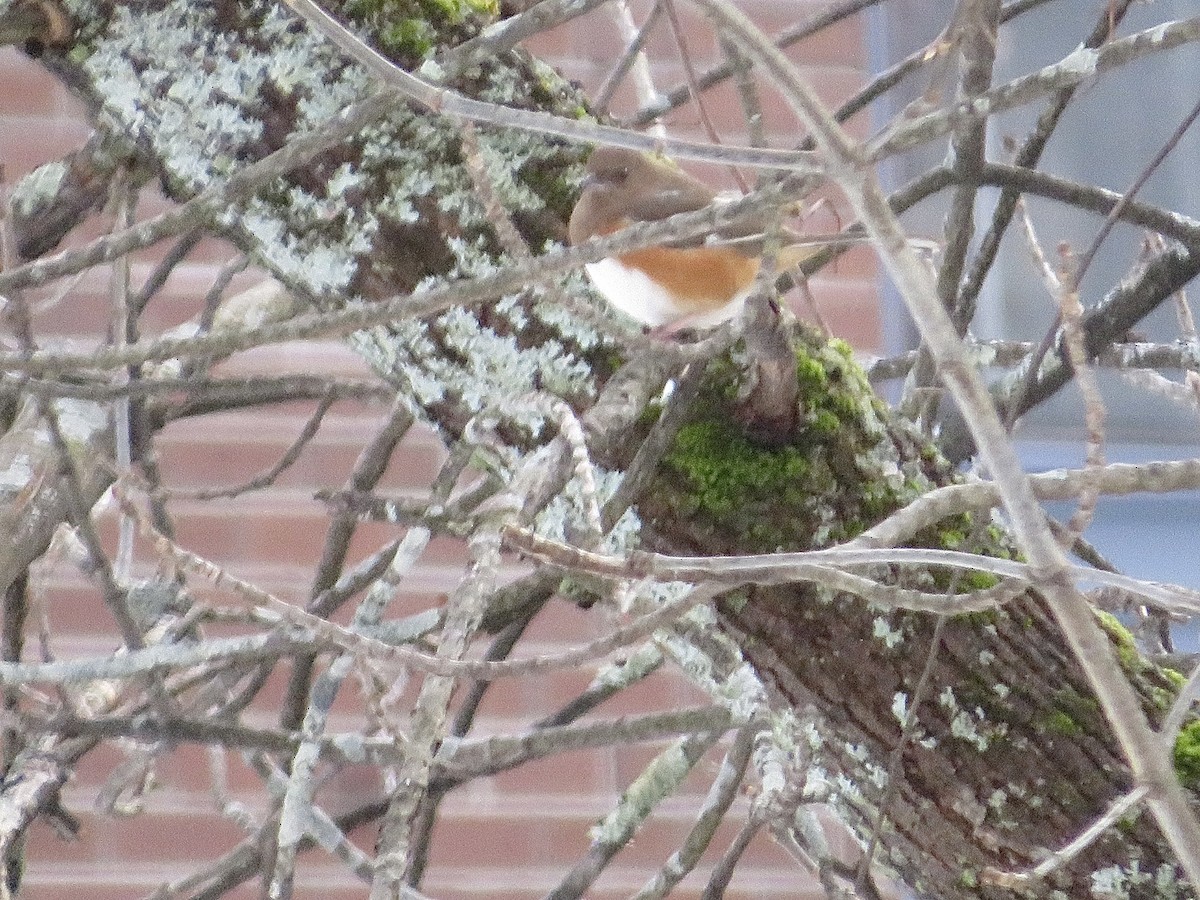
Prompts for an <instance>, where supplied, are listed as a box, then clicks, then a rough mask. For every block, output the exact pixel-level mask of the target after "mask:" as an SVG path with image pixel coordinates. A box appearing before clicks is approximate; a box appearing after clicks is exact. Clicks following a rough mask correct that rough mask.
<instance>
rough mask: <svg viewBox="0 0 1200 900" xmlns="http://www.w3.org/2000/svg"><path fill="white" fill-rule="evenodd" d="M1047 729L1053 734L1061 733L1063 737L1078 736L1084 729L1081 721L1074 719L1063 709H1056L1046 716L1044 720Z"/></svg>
mask: <svg viewBox="0 0 1200 900" xmlns="http://www.w3.org/2000/svg"><path fill="white" fill-rule="evenodd" d="M1043 725H1044V726H1045V728H1046V730H1047V731H1049V732H1050V733H1051V734H1061V735H1062V736H1063V737H1077V736H1078V735H1080V734H1082V733H1083V729H1082V728H1081V727H1080V726H1079V723H1078V722H1076V721H1075V720H1074V719H1072V718H1071V717H1070V716H1069V715H1067V714H1066V713H1065V712H1063V711H1062V710H1061V709H1056V710H1055V711H1054V712H1052V713H1050V715H1049V716H1047V717H1046V720H1045V722H1043Z"/></svg>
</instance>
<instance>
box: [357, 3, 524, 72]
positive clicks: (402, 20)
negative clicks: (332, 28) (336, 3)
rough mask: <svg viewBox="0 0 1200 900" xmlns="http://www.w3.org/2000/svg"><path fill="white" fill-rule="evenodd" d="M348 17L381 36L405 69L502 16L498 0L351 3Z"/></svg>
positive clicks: (380, 40) (381, 43)
mask: <svg viewBox="0 0 1200 900" xmlns="http://www.w3.org/2000/svg"><path fill="white" fill-rule="evenodd" d="M345 13H346V15H347V16H348V17H349V18H350V19H351V20H352V21H353V22H355V23H357V24H359V25H361V26H364V27H365V28H366V29H367V30H368V31H370V32H373V33H374V34H375V35H377V37H378V43H379V46H380V48H381V49H382V50H383V51H384V52H385V53H387V54H388V56H389V57H391V58H392V59H393V60H394V61H395V62H398V63H400V64H401V65H403V66H406V67H411V66H414V65H416V64H417V63H418V62H420V60H421V59H422V58H424V57H425V56H426V55H427V54H428V53H429V52H430V51H431V50H433V49H434V47H436V46H439V45H451V44H457V43H460V42H462V41H464V40H466V39H467V38H470V37H473V36H474V35H475V34H477V33H478V32H479V30H480V29H481V28H483V27H484V26H485V25H487V24H489V23H491V22H493V21H495V20H496V18H497V17H498V16H499V14H500V4H499V0H350V2H348V3H347V4H346V6H345Z"/></svg>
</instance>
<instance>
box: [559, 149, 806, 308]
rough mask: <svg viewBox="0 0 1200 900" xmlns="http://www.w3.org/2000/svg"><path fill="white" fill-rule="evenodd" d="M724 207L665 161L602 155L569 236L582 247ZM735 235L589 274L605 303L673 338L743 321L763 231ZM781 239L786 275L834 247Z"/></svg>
mask: <svg viewBox="0 0 1200 900" xmlns="http://www.w3.org/2000/svg"><path fill="white" fill-rule="evenodd" d="M717 199H718V198H717V192H716V191H714V190H713V189H712V188H710V187H709V186H708V185H706V184H705V183H704V182H702V181H699V180H698V179H696V178H693V177H692V176H691V175H689V174H688V173H686V172H684V171H683V170H682V169H680V168H679V167H678V166H677V165H676V164H675V163H674V162H672V161H671V160H669V159H667V158H665V157H663V156H661V155H658V154H652V153H642V152H640V151H637V150H626V149H623V148H619V147H599V148H597V149H596V150H595V151H594V152H593V153H592V155H591V158H589V159H588V163H587V168H586V170H585V176H584V180H583V192H582V193H581V194H580V196H579V201H578V202H577V203H576V204H575V209H574V211H573V212H572V213H571V222H570V226H569V230H568V234H569V237H570V240H571V243H572V244H579V243H582V242H583V241H586V240H587V239H588V238H590V237H595V236H596V235H607V234H612V233H613V232H615V231H620V230H621V229H622V228H626V227H628V226H630V225H633V224H636V223H638V222H651V221H657V220H659V219H666V218H668V217H670V216H673V215H675V214H676V213H682V212H691V211H693V210H697V209H702V208H704V207H706V206H708V205H709V204H711V203H713V202H714V201H715V200H717ZM734 228H735V229H736V230H733V231H730V232H728V233H724V232H723V233H721V234H718V235H715V236H710V237H709V238H708V240H707V241H704V242H703V243H698V244H696V245H695V246H686V245H685V246H667V247H645V248H643V249H640V250H631V251H629V252H628V253H622V254H620V255H619V256H615V257H609V258H607V259H602V260H600V262H596V263H590V264H588V265H587V266H586V267H585V268H586V269H587V273H588V277H589V278H590V279H591V281H592V284H593V285H595V287H596V289H597V290H598V291H599V292H600V293H601V294H602V295H603V296H604V298H605V299H606V300H607V301H608V302H609V303H611V304H612V305H613V306H615V307H616V308H617V309H619V310H621V311H622V312H624V313H626V314H627V315H629V316H632V317H633V318H635V319H637V320H638V321H639V322H644V323H645V324H647V325H650V326H652V327H654V328H655V329H659V330H666V331H675V330H678V329H679V328H684V327H693V328H705V327H710V326H713V325H717V324H719V323H721V322H724V321H726V320H727V319H732V318H733V317H734V316H735V315H737V313H738V311H739V310H740V309H741V307H742V303H743V302H744V301H745V299H746V297H747V296H749V294H750V292H751V290H752V288H753V286H754V278H755V276H756V275H757V274H758V270H759V266H760V265H761V264H762V253H763V235H762V223H761V222H758V223H756V222H753V221H751V222H750V223H748V224H747V223H740V224H739V225H738V226H734ZM781 239H782V240H783V241H784V242H785V243H784V246H783V247H782V248H781V249H780V251H779V256H778V265H779V267H780V269H788V268H791V267H792V266H795V265H798V264H799V263H801V262H803V261H804V260H805V259H808V258H809V257H810V256H813V255H814V254H815V253H816V252H817V251H818V250H820V249H821V247H822V246H824V245H826V244H828V243H829V240H828V239H823V240H822V239H808V240H805V239H804V238H801V237H800V236H799V235H797V234H795V233H793V232H790V231H787V230H783V231H782V233H781Z"/></svg>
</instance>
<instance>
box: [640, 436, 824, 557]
mask: <svg viewBox="0 0 1200 900" xmlns="http://www.w3.org/2000/svg"><path fill="white" fill-rule="evenodd" d="M663 462H664V463H665V464H666V465H667V466H669V467H670V468H672V469H674V470H675V471H676V472H677V473H678V474H680V475H682V476H683V478H684V479H685V481H686V484H687V486H688V501H689V506H690V509H689V510H688V511H689V512H690V513H698V514H700V515H703V516H708V517H711V518H718V519H721V518H728V517H730V516H731V515H732V514H733V513H735V511H739V510H745V509H746V508H747V507H749V506H754V505H760V504H768V503H771V504H774V503H779V502H782V503H785V504H788V505H791V504H793V503H794V504H796V505H797V506H801V505H803V503H804V502H805V500H806V498H807V492H808V475H809V473H810V472H811V468H812V466H811V464H810V462H809V461H808V459H806V458H805V456H804V454H803V453H801V452H800V451H799V450H798V449H796V448H795V447H784V448H782V449H779V450H769V449H764V448H762V447H758V446H756V445H754V444H752V443H751V442H750V441H749V440H748V439H747V437H746V436H745V435H744V434H743V433H742V431H741V429H739V428H738V427H737V426H736V425H734V424H733V423H731V422H729V421H728V420H724V419H707V420H703V421H699V422H693V423H691V424H689V425H685V426H684V427H683V428H682V429H680V431H679V434H678V435H677V436H676V439H675V444H674V446H673V447H672V449H671V451H670V452H669V453H668V454H667V456H666V458H665V459H664V460H663ZM767 525H768V523H767V522H762V523H761V526H762V527H760V528H756V529H755V528H752V531H756V532H757V535H758V537H760V538H764V539H766V538H767V536H768V531H770V530H773V529H769V528H768V527H767Z"/></svg>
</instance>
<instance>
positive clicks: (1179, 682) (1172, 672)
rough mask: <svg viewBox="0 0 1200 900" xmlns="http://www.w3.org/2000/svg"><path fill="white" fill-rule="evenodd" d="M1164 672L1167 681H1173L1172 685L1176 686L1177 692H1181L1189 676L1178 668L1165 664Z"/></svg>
mask: <svg viewBox="0 0 1200 900" xmlns="http://www.w3.org/2000/svg"><path fill="white" fill-rule="evenodd" d="M1162 673H1163V677H1164V678H1166V679H1167V681H1169V682H1171V685H1172V686H1173V687H1174V688H1175V693H1179V691H1180V690H1182V689H1183V686H1184V685H1185V684H1186V683H1187V676H1185V675H1184V674H1183V673H1182V672H1180V671H1178V670H1176V669H1169V668H1167V667H1166V666H1163V667H1162Z"/></svg>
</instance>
